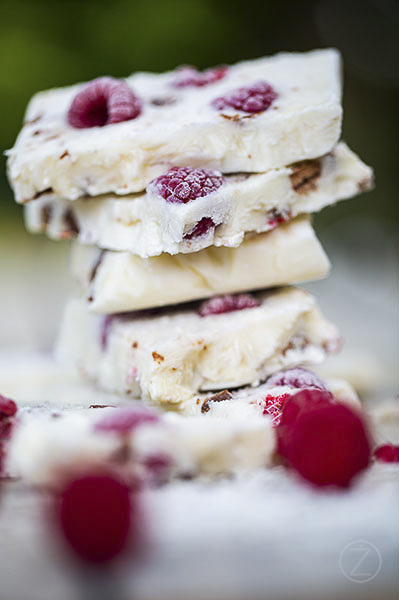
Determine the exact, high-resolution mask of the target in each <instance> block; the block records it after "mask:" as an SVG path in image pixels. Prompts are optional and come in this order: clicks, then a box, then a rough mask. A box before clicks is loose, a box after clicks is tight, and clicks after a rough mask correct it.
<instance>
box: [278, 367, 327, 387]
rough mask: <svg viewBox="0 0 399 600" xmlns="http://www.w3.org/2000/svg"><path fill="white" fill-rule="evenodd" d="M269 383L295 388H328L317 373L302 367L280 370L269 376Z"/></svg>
mask: <svg viewBox="0 0 399 600" xmlns="http://www.w3.org/2000/svg"><path fill="white" fill-rule="evenodd" d="M267 384H268V386H269V387H275V386H279V385H288V386H290V387H294V388H316V389H318V390H326V389H327V388H326V386H325V385H324V383H323V382H322V381H321V379H319V378H318V377H317V375H315V374H314V373H312V371H308V370H307V369H303V368H302V367H295V368H293V369H286V370H285V371H278V372H277V373H274V375H272V376H271V377H269V379H268V380H267Z"/></svg>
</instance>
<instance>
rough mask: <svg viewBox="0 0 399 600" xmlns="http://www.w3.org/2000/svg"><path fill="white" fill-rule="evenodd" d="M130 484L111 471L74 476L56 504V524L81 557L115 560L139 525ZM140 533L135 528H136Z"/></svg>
mask: <svg viewBox="0 0 399 600" xmlns="http://www.w3.org/2000/svg"><path fill="white" fill-rule="evenodd" d="M132 499H133V497H132V498H131V497H130V494H129V488H128V487H127V485H126V484H125V483H124V482H123V481H121V480H120V479H119V478H116V477H115V476H114V475H111V474H98V473H89V474H87V475H84V476H82V477H79V478H77V479H74V480H72V481H70V482H68V484H67V485H66V486H65V488H64V489H63V490H62V491H61V493H60V495H59V498H57V503H56V514H55V517H56V525H58V527H59V528H60V530H61V533H62V535H63V537H64V539H65V541H66V542H67V544H68V545H69V547H70V549H71V550H72V551H73V552H74V554H75V555H77V556H78V557H79V558H81V559H83V560H85V561H87V562H90V563H97V564H104V563H107V562H109V561H111V560H113V559H115V558H116V557H117V556H118V555H119V554H120V553H121V552H122V551H123V550H124V549H125V548H126V546H127V542H128V537H129V532H131V531H132V529H133V530H134V529H138V527H137V521H138V516H137V514H136V513H137V507H136V506H135V504H134V503H133V504H132ZM133 532H134V533H137V532H136V531H133Z"/></svg>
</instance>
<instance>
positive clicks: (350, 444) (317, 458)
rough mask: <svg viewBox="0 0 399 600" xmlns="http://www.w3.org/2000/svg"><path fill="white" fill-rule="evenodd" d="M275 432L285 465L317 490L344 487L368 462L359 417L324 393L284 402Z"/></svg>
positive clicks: (308, 393)
mask: <svg viewBox="0 0 399 600" xmlns="http://www.w3.org/2000/svg"><path fill="white" fill-rule="evenodd" d="M276 431H277V440H278V450H279V452H280V454H281V456H283V458H284V459H285V460H286V463H287V465H288V466H289V467H291V468H293V469H294V470H295V471H297V472H298V473H299V474H300V475H301V476H302V477H303V478H304V479H306V480H307V481H309V482H310V483H312V484H314V485H316V486H318V487H324V486H329V485H334V486H339V487H347V486H348V485H349V484H350V483H351V481H352V479H353V478H354V477H355V476H356V475H357V474H358V473H360V471H362V470H363V469H365V468H366V467H367V466H368V464H369V462H370V450H371V447H370V438H369V434H368V431H367V428H366V425H365V422H364V420H363V419H362V417H361V415H360V413H358V412H355V411H354V410H352V409H350V408H349V407H348V406H345V405H344V404H339V403H337V402H335V400H334V398H333V396H332V395H331V394H329V393H328V392H325V391H320V390H315V389H313V390H303V391H301V392H298V393H297V394H295V395H294V396H291V398H289V399H287V400H286V402H285V404H284V406H283V410H282V415H281V420H280V424H279V425H278V426H277V429H276Z"/></svg>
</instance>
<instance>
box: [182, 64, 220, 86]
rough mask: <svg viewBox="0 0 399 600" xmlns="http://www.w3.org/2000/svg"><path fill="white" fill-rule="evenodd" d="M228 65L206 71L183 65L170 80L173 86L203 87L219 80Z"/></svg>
mask: <svg viewBox="0 0 399 600" xmlns="http://www.w3.org/2000/svg"><path fill="white" fill-rule="evenodd" d="M227 71H228V67H226V66H224V65H221V66H219V67H214V68H213V69H207V70H206V71H202V72H201V71H198V70H197V69H196V68H195V67H191V66H183V67H180V68H179V69H178V70H177V75H176V78H175V79H174V81H173V82H172V85H173V87H177V88H184V87H203V86H205V85H210V84H212V83H215V82H216V81H220V80H221V79H223V78H224V77H225V76H226V75H227Z"/></svg>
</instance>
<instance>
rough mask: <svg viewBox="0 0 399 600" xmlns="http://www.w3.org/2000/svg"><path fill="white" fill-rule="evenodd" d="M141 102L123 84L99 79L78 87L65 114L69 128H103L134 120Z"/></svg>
mask: <svg viewBox="0 0 399 600" xmlns="http://www.w3.org/2000/svg"><path fill="white" fill-rule="evenodd" d="M141 108H142V106H141V101H140V100H139V98H137V96H136V95H135V94H134V93H133V92H132V90H131V89H130V87H129V86H128V85H127V83H125V82H124V81H120V80H119V79H114V78H113V77H99V78H98V79H94V80H93V81H90V82H89V83H87V84H86V85H84V86H83V87H82V89H81V90H80V92H78V93H77V95H76V96H75V98H74V99H73V101H72V104H71V106H70V109H69V111H68V123H69V125H71V126H72V127H76V128H78V129H82V128H85V127H103V126H104V125H111V124H112V123H120V122H121V121H130V120H131V119H135V118H136V117H138V116H139V114H140V113H141Z"/></svg>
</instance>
